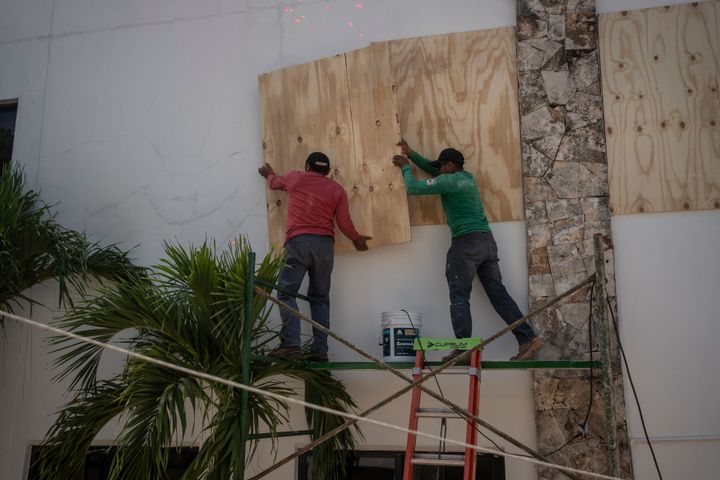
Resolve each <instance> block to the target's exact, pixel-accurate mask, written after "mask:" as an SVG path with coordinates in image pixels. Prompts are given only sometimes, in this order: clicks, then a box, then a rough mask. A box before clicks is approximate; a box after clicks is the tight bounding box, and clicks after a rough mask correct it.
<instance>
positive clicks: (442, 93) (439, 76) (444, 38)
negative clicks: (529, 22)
mask: <svg viewBox="0 0 720 480" xmlns="http://www.w3.org/2000/svg"><path fill="white" fill-rule="evenodd" d="M390 51H391V63H392V67H393V74H394V76H395V86H396V94H397V104H398V107H397V108H398V114H399V117H400V129H401V131H402V134H403V136H404V137H405V139H406V140H407V141H408V143H409V144H410V146H411V147H413V149H415V150H417V151H418V152H419V153H421V154H422V155H424V156H426V157H428V158H431V159H432V158H436V157H437V155H438V154H439V153H440V151H442V150H443V149H444V148H447V147H454V148H457V149H458V150H460V151H462V152H463V154H464V155H465V159H466V163H465V168H466V170H468V171H470V172H471V173H473V174H474V175H475V176H476V178H477V180H478V184H479V186H480V193H481V196H482V198H483V202H484V205H485V210H486V212H487V214H488V217H489V219H490V221H493V222H499V221H512V220H522V219H523V197H522V178H521V175H522V172H521V164H520V131H519V111H518V93H517V62H516V54H515V29H514V28H512V27H508V28H498V29H490V30H482V31H476V32H467V33H453V34H448V35H438V36H432V37H419V38H409V39H403V40H393V41H391V42H390ZM416 172H419V170H417V169H416ZM418 177H420V178H426V177H427V175H424V174H423V173H421V172H419V173H418ZM410 223H411V224H412V225H427V224H441V223H445V218H444V214H443V211H442V206H441V204H440V200H439V197H411V198H410Z"/></svg>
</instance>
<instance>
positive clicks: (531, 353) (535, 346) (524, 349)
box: [510, 337, 545, 362]
mask: <svg viewBox="0 0 720 480" xmlns="http://www.w3.org/2000/svg"><path fill="white" fill-rule="evenodd" d="M543 345H545V342H543V340H542V338H540V337H535V338H533V339H532V340H530V341H529V342H525V343H523V344H522V345H520V348H519V349H518V353H517V355H515V356H512V357H510V360H512V361H514V362H517V361H523V360H532V359H533V358H535V355H537V353H538V352H539V351H540V349H541V348H542V347H543Z"/></svg>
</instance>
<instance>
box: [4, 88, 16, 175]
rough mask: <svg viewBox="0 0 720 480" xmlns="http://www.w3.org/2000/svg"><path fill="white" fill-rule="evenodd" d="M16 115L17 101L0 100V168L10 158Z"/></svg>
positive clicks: (8, 161)
mask: <svg viewBox="0 0 720 480" xmlns="http://www.w3.org/2000/svg"><path fill="white" fill-rule="evenodd" d="M16 117H17V102H14V101H13V102H3V101H0V169H1V168H2V167H4V166H5V165H6V164H8V163H10V159H11V158H12V148H13V137H14V136H15V118H16Z"/></svg>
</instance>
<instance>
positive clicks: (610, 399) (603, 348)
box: [590, 233, 620, 477]
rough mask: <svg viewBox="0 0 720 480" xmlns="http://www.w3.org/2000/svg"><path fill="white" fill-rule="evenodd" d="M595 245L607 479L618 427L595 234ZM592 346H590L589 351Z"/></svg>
mask: <svg viewBox="0 0 720 480" xmlns="http://www.w3.org/2000/svg"><path fill="white" fill-rule="evenodd" d="M593 241H594V243H595V288H594V290H593V312H592V314H593V319H594V324H595V331H596V332H597V334H598V343H599V348H600V357H601V359H602V374H603V400H604V401H605V430H606V434H607V439H606V440H607V448H608V460H609V464H610V475H612V476H613V477H616V476H617V472H618V466H619V463H620V457H619V453H618V445H617V424H616V421H615V392H614V390H613V372H612V352H611V351H610V324H609V323H608V315H607V310H606V309H605V256H604V254H603V249H602V235H601V234H599V233H596V234H595V236H594V237H593ZM592 347H593V346H592V345H590V348H592Z"/></svg>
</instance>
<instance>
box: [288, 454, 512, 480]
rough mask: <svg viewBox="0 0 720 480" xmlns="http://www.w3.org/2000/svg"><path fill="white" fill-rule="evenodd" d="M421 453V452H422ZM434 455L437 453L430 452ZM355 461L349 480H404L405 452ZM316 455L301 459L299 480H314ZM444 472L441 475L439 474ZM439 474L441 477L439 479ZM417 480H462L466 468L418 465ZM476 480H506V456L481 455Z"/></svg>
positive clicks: (364, 456) (349, 468) (363, 456)
mask: <svg viewBox="0 0 720 480" xmlns="http://www.w3.org/2000/svg"><path fill="white" fill-rule="evenodd" d="M418 453H421V452H418ZM427 453H434V452H427ZM354 456H355V459H354V461H352V462H351V463H350V464H349V465H348V466H347V476H346V480H402V474H403V462H404V461H405V452H404V451H403V452H393V451H384V450H375V451H362V450H358V451H355V452H354ZM311 464H312V453H306V454H304V455H301V456H300V458H299V459H298V480H312V476H311V475H310V466H311ZM438 469H440V472H438ZM438 474H439V476H438ZM413 477H414V480H436V479H437V478H440V479H443V480H462V478H463V469H462V467H437V466H428V465H416V466H415V467H414V468H413ZM475 478H476V479H478V480H480V479H482V480H505V462H504V461H503V458H502V457H498V456H495V455H487V454H480V455H478V457H477V471H476V474H475Z"/></svg>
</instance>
